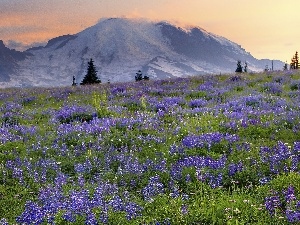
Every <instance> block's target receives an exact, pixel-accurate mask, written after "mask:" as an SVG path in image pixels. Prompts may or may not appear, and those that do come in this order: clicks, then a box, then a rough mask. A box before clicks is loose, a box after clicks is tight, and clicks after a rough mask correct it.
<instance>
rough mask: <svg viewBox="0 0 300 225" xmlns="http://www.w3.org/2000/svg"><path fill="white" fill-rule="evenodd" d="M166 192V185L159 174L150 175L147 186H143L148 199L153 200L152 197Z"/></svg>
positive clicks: (145, 196) (143, 192)
mask: <svg viewBox="0 0 300 225" xmlns="http://www.w3.org/2000/svg"><path fill="white" fill-rule="evenodd" d="M163 192H164V185H163V184H162V183H161V182H160V178H159V176H158V175H156V176H154V177H150V179H149V183H148V185H147V186H146V187H144V188H143V190H142V194H143V196H144V198H145V199H146V200H148V201H149V200H151V199H152V197H155V196H156V195H158V194H161V193H163Z"/></svg>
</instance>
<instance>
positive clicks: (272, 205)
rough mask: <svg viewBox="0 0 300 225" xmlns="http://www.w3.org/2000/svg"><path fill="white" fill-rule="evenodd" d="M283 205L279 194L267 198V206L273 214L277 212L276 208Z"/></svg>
mask: <svg viewBox="0 0 300 225" xmlns="http://www.w3.org/2000/svg"><path fill="white" fill-rule="evenodd" d="M280 206H281V202H280V198H279V196H278V195H274V196H271V197H266V198H265V207H266V209H267V210H268V212H269V213H270V215H271V216H273V215H274V214H275V211H276V209H278V208H279V207H280Z"/></svg>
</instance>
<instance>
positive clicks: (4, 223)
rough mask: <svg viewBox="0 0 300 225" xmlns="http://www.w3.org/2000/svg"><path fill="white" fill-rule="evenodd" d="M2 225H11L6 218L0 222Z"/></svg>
mask: <svg viewBox="0 0 300 225" xmlns="http://www.w3.org/2000/svg"><path fill="white" fill-rule="evenodd" d="M0 225H9V224H8V222H7V220H6V219H5V218H2V219H1V220H0Z"/></svg>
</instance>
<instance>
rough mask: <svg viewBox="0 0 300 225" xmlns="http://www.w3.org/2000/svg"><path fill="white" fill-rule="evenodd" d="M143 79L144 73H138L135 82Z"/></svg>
mask: <svg viewBox="0 0 300 225" xmlns="http://www.w3.org/2000/svg"><path fill="white" fill-rule="evenodd" d="M142 79H143V74H142V71H140V70H139V71H138V72H137V73H136V75H135V81H140V80H142Z"/></svg>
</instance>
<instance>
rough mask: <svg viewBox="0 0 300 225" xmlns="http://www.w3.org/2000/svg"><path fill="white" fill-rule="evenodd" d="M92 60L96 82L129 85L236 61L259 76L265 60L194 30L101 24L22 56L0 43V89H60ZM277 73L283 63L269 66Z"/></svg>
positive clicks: (223, 68)
mask: <svg viewBox="0 0 300 225" xmlns="http://www.w3.org/2000/svg"><path fill="white" fill-rule="evenodd" d="M90 58H93V60H94V62H95V66H96V68H97V70H98V76H99V78H100V79H101V81H102V82H107V81H110V82H119V81H122V82H123V81H133V80H134V76H135V73H136V72H137V71H138V70H142V72H143V75H147V76H149V77H150V79H160V78H167V77H174V76H176V77H184V76H189V75H201V74H207V73H230V72H234V71H235V69H236V63H237V60H241V61H242V62H244V61H247V63H248V68H249V69H250V70H252V71H262V70H263V69H264V68H265V65H267V64H269V65H270V64H271V62H270V60H257V59H255V58H254V57H253V56H252V55H251V54H250V53H248V52H246V51H245V50H244V49H243V48H242V47H241V46H239V45H238V44H236V43H233V42H231V41H229V40H227V39H226V38H224V37H220V36H217V35H214V34H212V33H209V32H207V31H205V30H203V29H201V28H199V27H192V28H188V29H187V28H181V27H177V26H175V25H172V24H170V23H168V22H159V23H155V22H149V21H145V20H134V19H123V18H113V19H103V20H101V21H99V22H98V23H97V24H96V25H94V26H92V27H89V28H87V29H85V30H83V31H82V32H80V33H77V34H75V35H64V36H60V37H56V38H54V39H51V40H50V41H49V42H48V44H47V45H46V46H44V47H34V48H30V49H28V50H26V51H25V52H18V51H15V50H10V49H8V48H6V47H5V46H4V44H3V42H2V41H1V42H0V86H2V87H5V86H64V85H70V84H71V83H72V77H73V76H75V78H76V81H77V83H80V82H81V80H82V79H83V77H84V75H85V73H86V69H87V62H88V61H89V59H90ZM274 65H275V66H277V67H278V68H277V69H281V68H282V65H283V63H282V62H280V61H274Z"/></svg>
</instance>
